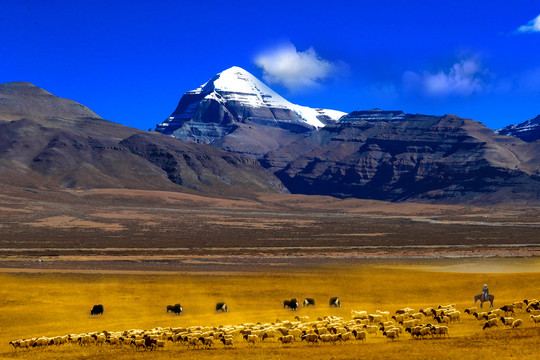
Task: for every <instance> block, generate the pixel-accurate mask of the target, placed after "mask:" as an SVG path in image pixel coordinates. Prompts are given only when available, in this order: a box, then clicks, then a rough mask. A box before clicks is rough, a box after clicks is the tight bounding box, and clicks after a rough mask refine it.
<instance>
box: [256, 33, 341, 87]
mask: <svg viewBox="0 0 540 360" xmlns="http://www.w3.org/2000/svg"><path fill="white" fill-rule="evenodd" d="M255 64H256V65H257V66H258V67H260V68H262V70H263V79H264V80H265V81H267V82H268V83H270V84H282V85H283V86H285V87H286V88H287V89H289V90H291V91H302V90H306V89H312V88H317V87H319V86H320V85H321V81H323V80H325V79H327V78H329V77H331V76H335V75H337V74H338V73H340V71H341V69H342V68H343V67H344V64H342V63H334V62H331V61H328V60H325V59H323V58H321V57H320V56H319V55H317V53H316V52H315V49H313V48H312V47H310V48H309V49H307V50H306V51H298V50H297V49H296V47H295V46H294V45H293V44H292V43H290V42H288V43H285V44H282V45H280V46H278V47H275V48H273V49H270V50H267V51H265V52H263V53H261V54H259V55H258V56H256V58H255Z"/></svg>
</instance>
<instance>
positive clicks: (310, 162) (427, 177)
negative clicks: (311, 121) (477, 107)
mask: <svg viewBox="0 0 540 360" xmlns="http://www.w3.org/2000/svg"><path fill="white" fill-rule="evenodd" d="M370 112H371V113H370ZM370 112H353V113H351V114H349V115H347V116H345V117H344V118H342V119H341V120H340V122H339V123H338V124H335V125H328V126H326V127H325V128H323V129H321V130H320V131H318V132H317V133H314V134H312V135H311V136H309V137H305V138H303V139H300V140H297V141H295V142H294V143H292V144H290V145H288V146H285V147H283V148H280V149H279V150H277V151H274V152H271V153H269V154H268V155H267V156H265V157H264V159H263V160H262V161H261V162H262V164H263V165H264V166H265V167H268V168H269V169H271V170H272V171H274V172H275V174H276V175H277V176H278V177H279V178H280V179H281V180H282V181H283V183H284V184H285V185H286V186H287V188H288V189H289V190H290V191H291V192H293V193H303V194H321V195H332V196H337V197H358V198H366V199H378V200H390V201H404V200H408V199H414V200H428V201H436V200H442V201H446V202H453V201H464V200H465V201H466V200H472V199H475V198H478V199H482V198H484V199H487V198H488V197H491V196H494V197H496V196H497V195H496V194H503V193H504V195H501V198H500V199H499V200H501V201H504V198H506V197H508V196H513V195H511V194H514V195H515V194H521V195H522V196H523V197H527V196H528V195H527V193H528V192H531V193H532V194H534V195H533V196H535V197H537V198H539V199H540V191H539V189H540V178H539V177H538V169H537V168H536V167H535V166H536V165H534V164H532V163H531V157H533V155H532V154H533V153H535V151H531V149H529V147H528V145H527V144H525V143H523V142H522V141H521V140H519V139H513V138H509V137H503V136H498V135H497V134H495V133H494V132H493V131H492V130H490V129H488V128H487V127H485V126H483V125H482V124H481V123H479V122H476V121H473V120H469V119H462V118H459V117H457V116H453V115H445V116H427V115H410V114H402V113H401V114H400V113H399V112H397V113H396V112H394V114H389V113H386V114H382V113H381V112H380V111H379V110H378V109H375V110H372V111H370ZM381 115H382V116H381ZM524 187H527V188H528V190H525V188H524ZM501 201H499V202H501Z"/></svg>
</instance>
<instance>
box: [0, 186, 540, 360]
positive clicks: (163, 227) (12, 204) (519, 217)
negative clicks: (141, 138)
mask: <svg viewBox="0 0 540 360" xmlns="http://www.w3.org/2000/svg"><path fill="white" fill-rule="evenodd" d="M3 190H4V191H3V195H2V196H1V197H0V213H1V215H2V216H1V219H2V220H1V223H0V227H1V229H2V232H1V238H0V245H1V246H0V281H1V283H2V288H1V290H0V299H1V302H0V358H8V359H17V358H33V359H58V358H81V359H103V358H110V359H133V358H143V357H144V358H156V359H161V358H163V359H164V358H176V357H186V358H215V359H224V358H230V359H236V358H260V359H271V358H272V359H274V358H284V359H285V358H287V359H288V358H300V359H304V358H305V359H328V358H335V359H349V358H361V357H367V358H375V359H376V358H381V359H382V358H418V357H419V356H420V357H424V358H426V357H427V358H437V359H453V358H457V357H460V358H463V359H479V358H482V359H485V358H486V356H488V357H492V358H493V357H494V358H498V359H499V358H520V359H526V358H530V359H533V358H537V349H538V347H539V344H540V326H538V325H537V326H534V323H533V322H532V320H531V318H530V314H529V313H527V312H525V311H523V310H518V311H517V312H516V314H515V315H513V316H514V318H516V319H517V318H519V319H522V321H523V325H522V326H519V327H517V328H514V329H512V328H510V327H507V326H504V325H503V324H502V323H500V324H499V326H498V327H496V328H494V329H486V330H482V327H483V325H484V323H485V321H482V320H481V321H479V320H477V319H475V318H474V317H472V316H470V315H467V314H465V313H464V309H465V308H468V307H471V306H474V302H473V296H474V295H476V294H478V293H479V292H480V290H481V288H482V285H483V284H484V283H488V284H489V287H490V291H491V293H492V294H494V295H495V296H496V299H495V308H499V307H501V306H503V305H504V304H507V303H512V302H514V301H519V300H524V299H533V298H536V299H538V298H539V297H540V285H539V284H538V281H537V280H538V276H539V273H540V263H539V260H538V259H539V257H538V256H539V250H540V239H539V234H540V231H539V226H540V216H539V212H538V211H537V210H538V209H536V208H528V207H519V206H513V207H508V208H504V207H497V208H483V207H475V206H457V205H445V206H442V205H419V204H390V203H385V202H378V201H366V200H352V199H351V200H347V199H346V200H337V199H333V198H329V197H306V196H297V195H265V194H260V195H258V196H257V197H254V198H252V199H214V198H206V197H201V196H198V195H194V194H179V193H168V192H156V191H127V190H92V191H63V192H58V193H55V194H53V193H51V192H46V191H44V192H40V190H36V191H35V192H30V191H28V192H26V193H21V192H15V191H13V192H10V191H9V190H10V189H3ZM332 296H339V298H340V299H341V302H342V307H341V308H334V307H330V306H329V305H328V299H329V298H330V297H332ZM293 297H295V298H297V299H299V300H300V301H302V300H303V299H304V297H312V298H314V299H315V300H316V306H315V307H309V308H303V307H300V308H299V309H298V310H297V311H292V310H289V309H284V308H283V300H284V299H291V298H293ZM218 301H226V302H227V304H228V306H229V309H230V312H228V313H218V312H216V311H215V310H214V306H215V304H216V302H218ZM175 303H181V304H182V306H183V309H184V311H183V312H182V314H181V315H179V316H178V315H173V314H171V313H167V311H166V306H167V305H169V304H175ZM94 304H103V305H104V307H105V312H104V314H103V315H98V316H90V315H89V312H90V309H91V308H92V305H94ZM446 304H455V306H456V308H457V310H459V311H460V312H461V321H458V322H453V323H450V324H448V327H449V337H445V338H438V337H436V336H435V337H431V336H429V337H427V338H426V339H425V340H415V339H412V338H411V336H410V334H409V333H406V332H403V333H402V334H401V335H400V337H399V340H396V341H392V340H389V339H387V338H386V337H384V336H383V335H382V331H378V332H377V333H376V334H368V336H367V339H366V341H360V340H351V341H343V342H342V341H338V342H337V343H336V344H315V345H308V344H306V342H304V341H301V340H299V339H296V341H294V342H293V343H292V344H286V345H281V343H280V342H278V341H277V339H275V338H274V339H266V340H264V341H258V342H256V343H255V344H254V345H253V344H251V345H250V344H248V343H247V342H246V341H245V340H243V339H242V336H236V337H235V339H234V345H233V346H232V347H224V346H223V345H222V344H221V342H219V341H215V343H214V345H213V346H211V347H210V348H209V349H203V348H200V349H199V348H196V349H192V348H191V347H190V346H187V345H184V344H178V343H173V342H172V341H166V343H165V347H164V348H163V349H159V350H156V351H150V350H141V349H139V350H137V348H135V347H134V346H129V345H124V346H112V345H107V344H105V345H103V346H81V345H78V344H77V343H74V344H65V345H60V346H47V347H44V348H37V347H36V348H31V349H15V348H13V347H12V346H11V345H9V342H10V341H13V340H17V339H30V338H38V337H41V336H47V337H54V336H63V335H69V334H72V335H73V334H81V333H92V332H96V333H100V332H103V331H108V332H121V331H127V330H130V329H140V330H151V329H155V328H162V329H169V328H189V327H197V326H200V327H208V328H219V327H220V326H226V325H238V324H246V323H251V324H259V323H260V324H261V325H262V324H266V325H270V324H272V323H274V324H278V322H277V321H278V320H279V321H280V323H283V322H285V321H293V322H294V321H295V319H294V318H295V316H300V317H302V316H308V317H309V321H310V322H311V321H316V320H317V319H318V318H321V319H322V318H324V317H329V316H332V317H339V318H342V319H343V320H342V321H350V320H352V317H351V310H354V311H366V312H368V313H374V312H376V311H377V310H381V311H389V312H390V313H391V314H393V313H394V312H395V311H396V310H397V309H401V308H404V307H410V308H413V309H415V311H419V310H420V309H422V308H426V307H437V306H439V305H446ZM477 305H478V304H477ZM334 319H336V318H334ZM422 322H423V323H433V324H435V323H436V321H435V320H434V319H433V318H430V317H426V318H424V319H422ZM261 325H256V326H261Z"/></svg>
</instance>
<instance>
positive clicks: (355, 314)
mask: <svg viewBox="0 0 540 360" xmlns="http://www.w3.org/2000/svg"><path fill="white" fill-rule="evenodd" d="M351 317H352V318H353V319H367V317H368V314H367V311H354V310H351Z"/></svg>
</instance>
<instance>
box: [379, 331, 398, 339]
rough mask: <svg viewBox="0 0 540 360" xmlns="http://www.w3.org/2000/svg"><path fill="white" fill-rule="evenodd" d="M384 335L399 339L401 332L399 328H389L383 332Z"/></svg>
mask: <svg viewBox="0 0 540 360" xmlns="http://www.w3.org/2000/svg"><path fill="white" fill-rule="evenodd" d="M383 335H384V336H386V337H387V338H388V339H391V340H392V341H394V340H399V332H398V331H397V330H388V331H385V332H383Z"/></svg>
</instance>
